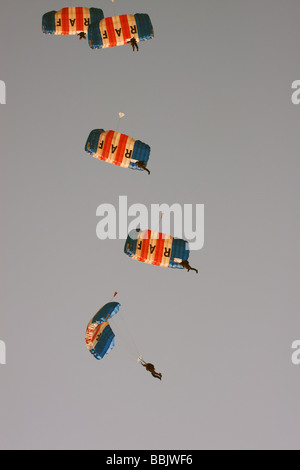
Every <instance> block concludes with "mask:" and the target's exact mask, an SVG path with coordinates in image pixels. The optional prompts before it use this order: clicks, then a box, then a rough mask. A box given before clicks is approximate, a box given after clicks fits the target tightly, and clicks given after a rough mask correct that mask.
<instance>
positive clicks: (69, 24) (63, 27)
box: [42, 7, 104, 35]
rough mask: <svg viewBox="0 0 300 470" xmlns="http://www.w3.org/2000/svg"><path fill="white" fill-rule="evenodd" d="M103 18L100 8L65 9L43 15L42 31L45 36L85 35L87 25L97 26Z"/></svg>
mask: <svg viewBox="0 0 300 470" xmlns="http://www.w3.org/2000/svg"><path fill="white" fill-rule="evenodd" d="M103 18H104V15H103V11H102V10H101V9H100V8H86V7H66V8H63V9H62V10H59V11H49V12H48V13H45V14H44V15H43V19H42V29H43V33H45V34H56V35H76V34H79V33H85V34H87V32H88V27H89V25H91V24H92V23H95V22H96V23H97V24H98V23H99V21H101V20H102V19H103Z"/></svg>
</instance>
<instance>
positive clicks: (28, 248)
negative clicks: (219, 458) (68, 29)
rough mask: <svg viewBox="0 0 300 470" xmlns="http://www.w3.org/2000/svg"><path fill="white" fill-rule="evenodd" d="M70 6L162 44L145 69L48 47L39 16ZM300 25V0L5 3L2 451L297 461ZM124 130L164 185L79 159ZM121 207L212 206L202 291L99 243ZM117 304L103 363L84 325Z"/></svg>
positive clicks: (56, 44) (73, 42)
mask: <svg viewBox="0 0 300 470" xmlns="http://www.w3.org/2000/svg"><path fill="white" fill-rule="evenodd" d="M71 5H75V6H88V7H92V6H93V7H98V8H102V9H103V12H104V16H106V17H108V16H113V15H114V14H135V13H148V14H149V16H150V18H151V21H152V24H153V27H154V34H155V37H154V38H153V39H152V40H149V41H145V42H142V43H140V50H139V51H138V52H136V51H134V52H133V51H132V50H131V47H130V46H122V47H115V48H111V49H105V50H92V49H90V48H89V46H88V42H87V41H84V40H81V41H79V40H78V39H77V38H76V37H54V36H50V35H49V36H48V35H44V34H43V33H42V29H41V21H42V15H43V14H44V13H46V12H47V11H51V10H59V9H61V8H63V7H65V6H71ZM299 15H300V4H299V2H298V1H297V0H285V1H282V0H280V1H279V0H263V1H261V0H251V1H249V0H247V1H246V0H185V1H182V0H181V1H179V0H163V1H161V0H152V1H149V0H116V1H115V3H114V5H112V2H111V1H110V0H102V1H101V2H100V1H98V0H97V1H94V2H91V3H90V4H88V5H87V4H79V3H78V4H75V3H74V2H71V1H68V2H66V3H62V2H60V1H58V0H44V1H41V0H40V1H38V0H26V2H24V1H21V0H14V1H13V2H8V1H6V2H4V1H3V0H1V15H0V37H1V41H0V64H1V68H0V70H1V73H0V79H1V80H3V81H4V82H5V84H6V104H1V105H0V119H1V121H0V123H1V125H0V132H1V139H0V155H1V159H0V200H1V205H0V210H1V216H0V217H1V243H0V246H1V248H0V260H1V263H0V266H1V269H0V284H1V302H0V308H1V315H0V340H1V341H3V342H5V346H6V364H5V365H3V364H2V365H0V448H1V449H2V450H8V449H36V450H38V449H99V450H117V449H120V450H125V449H126V450H127V449H136V450H139V449H146V450H152V449H157V450H164V449H173V450H176V449H182V450H201V449H202V450H211V449H213V450H215V449H226V450H229V449H241V450H245V449H273V450H275V449H285V450H287V449H299V448H300V446H299V442H300V439H299V419H300V400H299V387H300V365H299V366H296V365H294V364H293V363H292V361H291V356H292V349H291V345H292V343H293V341H295V340H298V339H300V319H299V307H300V295H299V274H300V268H299V266H300V250H299V230H300V222H299V221H300V218H299V192H300V191H299V170H300V163H299V150H300V142H299V118H300V106H296V105H294V104H293V103H292V101H291V95H292V89H291V85H292V83H293V81H295V80H297V79H300V76H299V61H298V57H297V54H296V51H297V45H298V44H299V40H300V31H299V22H298V18H299ZM119 112H123V113H125V116H124V118H122V120H121V121H119V117H118V113H119ZM116 126H119V127H118V130H119V132H123V133H125V134H127V135H129V136H131V137H133V138H134V139H139V140H142V141H143V142H146V143H147V144H149V145H150V147H151V154H150V160H149V163H148V168H149V169H150V170H151V175H150V176H148V175H147V173H145V172H138V171H131V170H126V169H123V168H118V167H116V166H114V165H109V164H107V163H105V162H100V161H97V160H96V159H93V158H91V157H90V156H89V155H88V154H87V153H86V152H85V151H84V146H85V142H86V139H87V137H88V134H89V132H90V131H91V130H92V129H95V128H103V129H105V130H109V129H116ZM120 196H127V198H128V205H129V206H130V205H132V204H135V203H140V204H144V205H145V206H146V207H147V208H149V210H150V208H151V204H158V203H160V204H162V203H166V204H169V205H171V204H173V203H179V204H181V205H183V204H192V205H193V207H195V206H196V205H197V204H203V205H204V207H205V222H204V233H205V243H204V247H203V248H202V249H201V250H197V251H192V252H191V255H190V262H191V265H192V266H195V267H196V268H197V269H198V270H199V273H198V274H196V273H194V272H190V273H187V272H186V271H185V270H178V269H167V268H159V267H155V266H149V265H146V264H144V263H139V262H138V261H135V260H131V259H130V258H129V257H127V256H126V255H125V254H124V253H123V246H124V240H119V239H116V240H100V239H99V238H98V237H97V234H96V226H97V223H98V222H99V217H97V215H96V211H97V208H98V206H99V205H101V204H113V205H114V206H115V207H116V210H117V211H118V203H119V197H120ZM115 291H118V297H117V300H118V301H119V302H120V303H121V309H120V315H117V316H116V317H115V318H114V319H113V321H112V322H111V324H112V328H113V329H114V331H115V333H116V345H115V348H114V349H113V350H112V351H111V353H110V354H109V355H107V356H106V357H105V358H104V359H103V360H101V361H96V360H95V359H94V358H93V356H92V355H91V354H90V353H89V351H88V350H87V348H86V345H85V330H86V326H87V324H88V322H89V321H90V319H91V318H92V316H93V315H94V314H95V313H96V312H97V310H98V309H99V308H100V307H101V306H102V305H104V304H105V303H106V302H108V301H109V300H110V299H111V297H112V295H113V293H114V292H115ZM136 351H138V353H140V354H142V355H143V357H144V358H145V359H146V360H147V361H149V362H152V363H154V364H155V367H156V369H157V370H158V371H159V372H162V374H163V375H162V380H161V381H159V380H156V379H154V378H153V377H152V376H151V375H150V374H149V373H148V372H146V371H145V370H144V369H143V368H142V367H141V366H140V364H138V363H137V361H136V358H137V354H136Z"/></svg>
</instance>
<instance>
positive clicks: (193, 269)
mask: <svg viewBox="0 0 300 470" xmlns="http://www.w3.org/2000/svg"><path fill="white" fill-rule="evenodd" d="M190 269H191V271H196V273H197V274H198V269H196V268H190Z"/></svg>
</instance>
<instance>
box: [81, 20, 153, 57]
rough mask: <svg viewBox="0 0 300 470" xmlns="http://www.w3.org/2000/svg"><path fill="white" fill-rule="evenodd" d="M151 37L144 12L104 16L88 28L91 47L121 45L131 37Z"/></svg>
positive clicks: (143, 38)
mask: <svg viewBox="0 0 300 470" xmlns="http://www.w3.org/2000/svg"><path fill="white" fill-rule="evenodd" d="M153 37H154V32H153V26H152V23H151V20H150V17H149V15H147V14H146V13H136V14H135V15H121V16H113V17H110V18H104V19H102V20H100V21H99V22H98V23H93V24H91V25H90V26H89V28H88V40H89V46H90V47H91V48H92V49H102V48H106V47H114V46H122V45H124V44H128V43H129V41H130V39H132V38H135V40H136V42H139V41H145V40H146V39H151V38H153Z"/></svg>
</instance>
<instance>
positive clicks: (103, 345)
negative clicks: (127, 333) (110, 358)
mask: <svg viewBox="0 0 300 470" xmlns="http://www.w3.org/2000/svg"><path fill="white" fill-rule="evenodd" d="M119 308H120V304H119V303H118V302H109V303H107V304H105V305H104V306H103V307H102V308H101V309H100V310H99V311H98V312H97V313H96V315H94V317H93V318H92V319H91V321H90V322H89V324H88V326H87V329H86V334H85V342H86V346H87V348H88V350H89V351H90V352H91V354H93V356H94V357H95V358H96V359H98V360H99V359H102V358H103V357H104V356H105V355H106V354H107V353H109V352H110V351H111V350H112V349H113V347H114V345H115V335H114V332H113V331H112V329H111V327H110V325H109V323H108V320H109V319H110V318H112V317H113V316H114V315H115V314H116V313H118V311H119Z"/></svg>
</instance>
